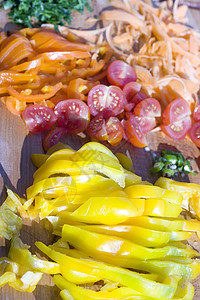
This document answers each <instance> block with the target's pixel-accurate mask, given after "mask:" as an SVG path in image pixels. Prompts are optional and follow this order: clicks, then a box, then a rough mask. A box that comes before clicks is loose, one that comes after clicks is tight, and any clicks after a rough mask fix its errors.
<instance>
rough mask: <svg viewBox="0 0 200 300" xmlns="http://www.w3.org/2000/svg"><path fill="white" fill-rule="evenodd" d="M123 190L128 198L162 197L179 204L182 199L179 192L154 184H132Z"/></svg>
mask: <svg viewBox="0 0 200 300" xmlns="http://www.w3.org/2000/svg"><path fill="white" fill-rule="evenodd" d="M124 191H125V193H127V195H128V196H129V197H130V198H162V199H164V200H167V201H168V202H170V203H174V204H177V205H181V203H182V200H183V199H182V196H181V194H180V193H178V192H175V191H168V190H166V189H163V188H161V187H158V186H154V185H142V184H140V185H132V186H129V187H127V188H125V190H124Z"/></svg>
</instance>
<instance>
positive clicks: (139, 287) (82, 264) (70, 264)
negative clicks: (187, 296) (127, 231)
mask: <svg viewBox="0 0 200 300" xmlns="http://www.w3.org/2000/svg"><path fill="white" fill-rule="evenodd" d="M35 244H36V246H37V247H38V248H39V249H40V250H41V251H42V252H44V253H45V254H46V255H48V256H49V257H50V258H51V259H52V260H54V261H56V262H58V263H60V267H61V274H62V275H63V277H64V278H65V279H66V280H69V281H70V282H73V283H76V284H81V283H89V282H93V283H94V282H97V281H98V280H105V279H107V280H110V281H113V282H119V284H120V285H123V286H126V287H129V288H131V289H134V290H135V291H137V292H139V293H141V294H143V295H146V296H148V297H154V298H156V299H163V298H164V299H165V298H166V299H171V298H172V297H173V295H174V293H175V291H176V286H172V285H171V286H170V285H169V284H165V283H159V282H156V281H152V280H149V279H147V278H145V277H144V276H141V274H140V273H136V272H133V271H129V270H126V269H123V268H118V267H113V266H110V265H107V264H104V263H102V262H94V261H86V260H81V259H75V258H72V257H69V256H67V255H65V254H62V253H59V252H57V251H55V250H53V249H50V248H49V247H47V246H45V245H44V244H43V243H41V242H36V243H35Z"/></svg>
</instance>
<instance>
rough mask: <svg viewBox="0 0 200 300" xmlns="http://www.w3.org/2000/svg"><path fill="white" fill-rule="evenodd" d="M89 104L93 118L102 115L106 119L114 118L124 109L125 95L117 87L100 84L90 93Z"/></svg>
mask: <svg viewBox="0 0 200 300" xmlns="http://www.w3.org/2000/svg"><path fill="white" fill-rule="evenodd" d="M87 104H88V107H89V110H90V113H91V115H93V116H97V115H98V114H99V113H102V115H103V116H104V117H105V118H107V117H110V116H113V117H114V116H116V115H118V114H120V113H121V112H122V111H123V109H124V95H123V92H122V90H121V89H120V88H119V87H117V86H112V85H111V86H109V87H108V86H106V85H104V84H99V85H96V86H94V87H93V88H92V89H91V90H90V91H89V93H88V99H87Z"/></svg>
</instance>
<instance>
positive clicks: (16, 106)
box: [1, 96, 27, 116]
mask: <svg viewBox="0 0 200 300" xmlns="http://www.w3.org/2000/svg"><path fill="white" fill-rule="evenodd" d="M1 100H2V102H4V103H5V105H6V107H7V109H8V110H9V111H10V112H11V113H12V114H13V115H16V116H20V115H21V113H22V111H23V110H24V109H25V108H26V106H27V105H26V102H24V101H19V100H17V99H16V98H14V97H12V96H7V97H2V98H1Z"/></svg>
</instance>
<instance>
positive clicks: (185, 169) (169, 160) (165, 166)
mask: <svg viewBox="0 0 200 300" xmlns="http://www.w3.org/2000/svg"><path fill="white" fill-rule="evenodd" d="M192 161H193V160H192V159H190V158H188V159H185V158H184V157H183V155H182V154H181V153H178V152H172V151H168V150H162V152H161V156H159V157H155V156H154V157H153V167H152V168H151V169H150V172H151V173H158V172H161V173H162V176H166V177H172V176H174V175H178V174H184V173H186V174H191V175H197V174H198V172H196V171H194V170H193V169H192V167H191V162H192Z"/></svg>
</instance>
